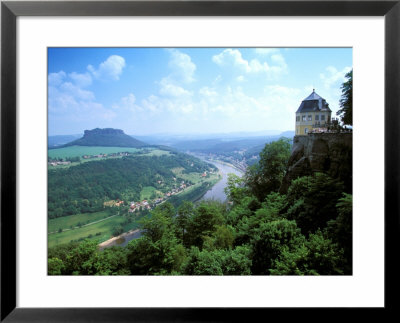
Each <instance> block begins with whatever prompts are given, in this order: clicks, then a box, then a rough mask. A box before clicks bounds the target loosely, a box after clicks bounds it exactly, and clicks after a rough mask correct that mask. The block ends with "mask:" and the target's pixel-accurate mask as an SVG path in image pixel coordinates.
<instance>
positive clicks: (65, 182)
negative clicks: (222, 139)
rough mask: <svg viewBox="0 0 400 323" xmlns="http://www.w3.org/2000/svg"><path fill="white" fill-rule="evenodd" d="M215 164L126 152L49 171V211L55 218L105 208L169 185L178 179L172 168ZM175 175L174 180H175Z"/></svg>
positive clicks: (202, 168)
mask: <svg viewBox="0 0 400 323" xmlns="http://www.w3.org/2000/svg"><path fill="white" fill-rule="evenodd" d="M210 167H213V166H211V165H209V164H207V163H205V162H202V161H200V160H199V159H197V158H194V157H192V156H190V155H187V154H183V153H176V152H169V153H168V154H166V155H161V156H140V155H139V156H127V157H123V158H118V159H106V160H99V161H93V162H90V163H81V164H79V165H77V166H73V167H69V168H66V169H49V171H48V215H49V218H50V219H51V218H56V217H60V216H66V215H71V214H77V213H85V212H95V211H99V210H101V209H103V203H104V202H105V201H107V200H117V199H119V200H125V201H138V200H139V199H140V193H141V190H142V189H143V188H144V187H150V186H151V187H155V188H157V189H159V190H160V191H163V190H164V189H167V188H168V187H169V186H171V185H172V184H173V183H175V182H176V181H179V178H177V175H175V174H174V173H173V171H172V170H171V169H173V168H182V172H183V173H191V172H195V173H201V172H204V171H206V170H209V169H210ZM174 178H175V180H174Z"/></svg>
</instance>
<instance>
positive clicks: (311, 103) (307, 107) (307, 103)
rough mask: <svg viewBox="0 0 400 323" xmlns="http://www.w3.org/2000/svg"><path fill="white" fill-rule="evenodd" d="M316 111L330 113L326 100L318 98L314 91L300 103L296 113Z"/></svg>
mask: <svg viewBox="0 0 400 323" xmlns="http://www.w3.org/2000/svg"><path fill="white" fill-rule="evenodd" d="M318 111H320V112H325V111H326V112H331V109H329V105H328V103H327V102H326V100H325V99H324V98H322V97H320V96H319V95H318V94H317V93H315V90H313V91H312V93H311V94H310V95H309V96H308V97H306V98H305V99H304V100H303V101H302V102H301V104H300V106H299V108H298V109H297V111H296V113H302V112H318Z"/></svg>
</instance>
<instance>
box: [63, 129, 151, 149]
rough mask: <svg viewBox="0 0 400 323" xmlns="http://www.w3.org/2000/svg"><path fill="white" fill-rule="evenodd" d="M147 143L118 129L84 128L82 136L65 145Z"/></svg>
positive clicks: (139, 144) (114, 145)
mask: <svg viewBox="0 0 400 323" xmlns="http://www.w3.org/2000/svg"><path fill="white" fill-rule="evenodd" d="M146 145H147V144H146V143H144V142H142V141H139V140H137V139H135V138H132V137H131V136H128V135H126V134H125V133H124V132H123V131H122V130H120V129H112V128H105V129H99V128H96V129H93V130H85V132H84V135H83V137H82V138H80V139H77V140H74V141H72V142H70V143H68V144H65V145H64V146H63V147H67V146H104V147H134V148H138V147H144V146H146Z"/></svg>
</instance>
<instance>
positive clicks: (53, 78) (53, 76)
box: [48, 71, 67, 86]
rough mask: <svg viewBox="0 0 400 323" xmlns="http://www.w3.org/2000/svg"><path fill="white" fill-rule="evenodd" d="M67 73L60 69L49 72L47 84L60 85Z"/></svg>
mask: <svg viewBox="0 0 400 323" xmlns="http://www.w3.org/2000/svg"><path fill="white" fill-rule="evenodd" d="M66 76H67V74H66V73H65V72H64V71H60V72H58V73H50V74H49V76H48V81H49V86H58V85H60V84H61V83H62V82H63V81H64V79H65V78H66Z"/></svg>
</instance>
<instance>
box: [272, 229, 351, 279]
mask: <svg viewBox="0 0 400 323" xmlns="http://www.w3.org/2000/svg"><path fill="white" fill-rule="evenodd" d="M273 267H274V268H272V269H270V273H271V275H341V274H343V250H342V249H340V248H338V245H337V244H335V243H333V242H332V240H330V239H328V238H326V237H324V235H323V234H322V232H321V231H320V230H318V231H317V232H316V233H315V234H310V236H309V238H308V240H307V241H305V243H303V244H299V245H297V246H295V248H291V249H290V248H288V247H287V246H284V247H283V249H282V251H281V254H280V255H279V257H278V258H277V259H276V260H275V261H274V266H273Z"/></svg>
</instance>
